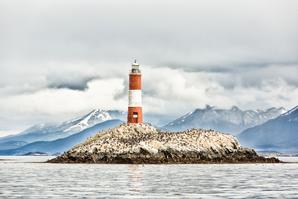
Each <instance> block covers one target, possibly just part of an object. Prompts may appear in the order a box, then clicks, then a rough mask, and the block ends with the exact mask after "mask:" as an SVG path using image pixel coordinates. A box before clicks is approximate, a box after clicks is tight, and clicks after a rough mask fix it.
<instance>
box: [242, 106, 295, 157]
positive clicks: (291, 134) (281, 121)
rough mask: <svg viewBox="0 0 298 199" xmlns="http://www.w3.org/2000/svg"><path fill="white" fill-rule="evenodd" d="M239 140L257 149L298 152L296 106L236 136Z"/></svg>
mask: <svg viewBox="0 0 298 199" xmlns="http://www.w3.org/2000/svg"><path fill="white" fill-rule="evenodd" d="M238 138H239V140H240V142H241V143H242V144H243V145H245V146H249V147H254V148H256V149H258V150H266V151H269V150H272V151H281V152H285V151H287V152H298V106H296V107H295V108H293V109H291V110H290V111H288V112H286V113H284V114H282V115H280V116H279V117H277V118H275V119H272V120H269V121H267V122H266V123H264V124H261V125H258V126H255V127H253V128H249V129H247V130H245V131H243V132H242V133H241V134H240V135H239V136H238Z"/></svg>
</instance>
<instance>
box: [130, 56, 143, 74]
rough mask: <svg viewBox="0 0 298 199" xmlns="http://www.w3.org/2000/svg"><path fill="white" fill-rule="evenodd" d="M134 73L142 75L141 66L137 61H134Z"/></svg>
mask: <svg viewBox="0 0 298 199" xmlns="http://www.w3.org/2000/svg"><path fill="white" fill-rule="evenodd" d="M131 72H132V73H140V72H141V71H140V69H139V64H138V63H137V59H134V63H132V70H131Z"/></svg>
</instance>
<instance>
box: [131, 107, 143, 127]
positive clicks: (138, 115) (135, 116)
mask: <svg viewBox="0 0 298 199" xmlns="http://www.w3.org/2000/svg"><path fill="white" fill-rule="evenodd" d="M127 123H128V124H129V123H143V114H142V107H128V114H127Z"/></svg>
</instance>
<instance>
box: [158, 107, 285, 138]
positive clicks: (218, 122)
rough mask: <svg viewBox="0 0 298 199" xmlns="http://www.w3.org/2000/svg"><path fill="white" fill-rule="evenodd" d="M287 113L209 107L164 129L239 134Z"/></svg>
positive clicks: (270, 109)
mask: <svg viewBox="0 0 298 199" xmlns="http://www.w3.org/2000/svg"><path fill="white" fill-rule="evenodd" d="M284 112H285V109H284V108H282V107H281V108H269V109H267V110H244V111H243V110H241V109H239V108H238V107H236V106H233V107H231V108H230V109H217V108H214V107H211V106H209V105H207V106H206V108H204V109H196V110H194V111H193V112H190V113H187V114H186V115H184V116H182V117H180V118H178V119H176V120H174V121H173V122H170V123H169V124H167V125H166V126H164V127H163V129H166V130H170V131H178V130H179V131H180V130H186V129H190V128H207V129H215V130H218V131H222V132H227V133H231V134H234V135H236V134H238V133H240V132H241V131H243V130H244V129H247V128H250V127H253V126H256V125H259V124H262V123H264V122H266V121H268V120H270V119H273V118H275V117H277V116H279V115H281V114H282V113H284Z"/></svg>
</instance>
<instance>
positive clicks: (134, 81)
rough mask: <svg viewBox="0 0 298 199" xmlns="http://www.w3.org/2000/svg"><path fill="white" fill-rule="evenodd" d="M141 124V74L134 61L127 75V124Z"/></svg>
mask: <svg viewBox="0 0 298 199" xmlns="http://www.w3.org/2000/svg"><path fill="white" fill-rule="evenodd" d="M142 122H143V114H142V74H141V71H140V69H139V64H138V63H137V61H136V60H135V61H134V63H133V64H132V66H131V70H130V73H129V91H128V114H127V123H142Z"/></svg>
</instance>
